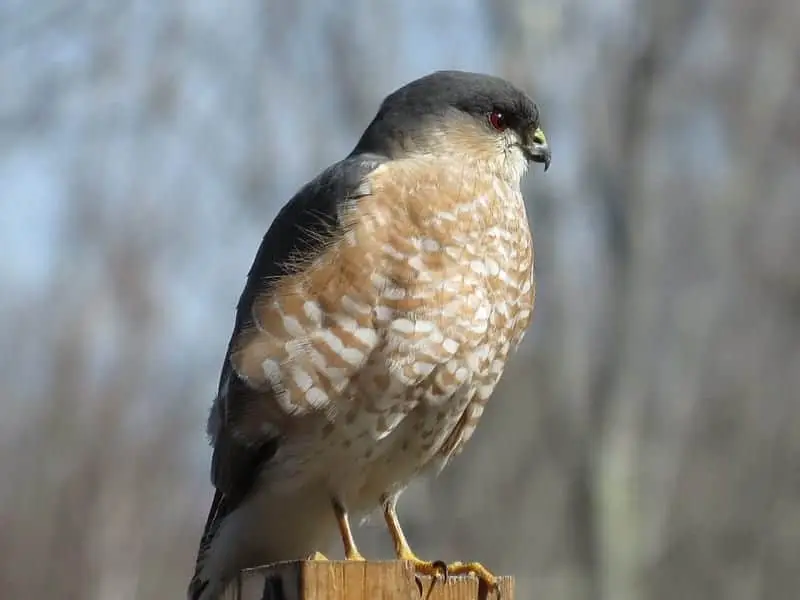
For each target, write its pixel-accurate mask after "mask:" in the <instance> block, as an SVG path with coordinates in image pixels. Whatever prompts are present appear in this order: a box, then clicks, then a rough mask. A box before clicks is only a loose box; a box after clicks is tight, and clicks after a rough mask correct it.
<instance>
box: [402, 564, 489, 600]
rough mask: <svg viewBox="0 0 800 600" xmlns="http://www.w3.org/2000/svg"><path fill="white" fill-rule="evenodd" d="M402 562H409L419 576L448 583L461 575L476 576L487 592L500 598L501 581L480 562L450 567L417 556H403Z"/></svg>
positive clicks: (451, 565)
mask: <svg viewBox="0 0 800 600" xmlns="http://www.w3.org/2000/svg"><path fill="white" fill-rule="evenodd" d="M400 560H408V561H410V562H411V563H412V564H413V566H414V571H415V572H416V573H417V574H418V575H424V576H428V577H435V578H436V579H439V578H440V577H441V578H442V579H443V580H444V581H445V582H446V581H447V579H448V578H449V577H455V576H459V575H474V576H475V577H477V578H478V580H479V581H480V583H481V584H483V585H484V586H486V590H487V592H495V594H496V595H497V597H498V598H500V586H499V581H498V579H497V577H496V576H495V575H493V574H492V573H491V572H490V571H489V569H487V568H486V567H484V566H483V565H482V564H481V563H478V562H469V563H463V562H454V563H450V564H449V565H448V564H447V563H445V562H444V561H441V560H436V561H427V560H421V559H419V558H417V557H416V556H413V555H411V556H409V555H406V556H401V557H400Z"/></svg>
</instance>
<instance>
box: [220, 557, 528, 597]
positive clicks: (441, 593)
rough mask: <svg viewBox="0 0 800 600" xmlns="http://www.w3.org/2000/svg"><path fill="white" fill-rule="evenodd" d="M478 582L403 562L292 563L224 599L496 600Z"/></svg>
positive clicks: (504, 585)
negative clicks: (428, 573)
mask: <svg viewBox="0 0 800 600" xmlns="http://www.w3.org/2000/svg"><path fill="white" fill-rule="evenodd" d="M496 597H497V595H496V594H495V593H493V592H489V591H488V590H486V589H483V586H481V585H479V582H478V580H477V579H475V578H474V577H451V578H450V579H448V581H447V582H443V581H441V580H438V581H434V580H433V579H432V578H430V577H415V575H414V571H413V569H412V567H411V564H410V563H407V562H404V561H385V562H378V561H375V562H373V561H368V562H354V561H292V562H285V563H277V564H274V565H269V566H264V567H258V568H255V569H247V570H245V571H243V572H242V573H241V575H240V576H239V578H238V579H237V580H236V581H234V582H233V583H232V584H231V585H230V586H229V588H228V589H227V590H226V591H225V594H224V595H223V600H420V599H422V600H494V599H495V598H496ZM500 598H501V600H514V580H513V578H511V577H502V578H501V579H500Z"/></svg>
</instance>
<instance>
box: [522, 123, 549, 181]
mask: <svg viewBox="0 0 800 600" xmlns="http://www.w3.org/2000/svg"><path fill="white" fill-rule="evenodd" d="M523 152H524V153H525V156H526V157H527V159H528V160H529V161H531V162H537V163H542V164H544V170H545V171H547V169H549V168H550V146H548V145H547V138H546V137H545V135H544V131H542V130H541V128H537V129H536V131H534V132H533V136H531V141H530V143H528V144H526V145H525V147H524V148H523Z"/></svg>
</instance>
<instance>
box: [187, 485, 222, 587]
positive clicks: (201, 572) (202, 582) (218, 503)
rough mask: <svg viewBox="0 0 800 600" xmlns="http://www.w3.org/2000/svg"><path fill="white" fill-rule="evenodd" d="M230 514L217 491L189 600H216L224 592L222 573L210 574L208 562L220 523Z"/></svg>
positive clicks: (204, 533)
mask: <svg viewBox="0 0 800 600" xmlns="http://www.w3.org/2000/svg"><path fill="white" fill-rule="evenodd" d="M227 513H228V508H227V503H226V502H225V496H224V495H223V494H222V492H220V491H219V490H217V491H216V492H215V494H214V500H213V501H212V502H211V509H210V510H209V511H208V518H207V519H206V525H205V527H204V528H203V536H202V537H201V538H200V547H199V548H198V550H197V560H196V561H195V569H194V575H192V579H191V581H190V582H189V589H188V590H187V594H186V597H187V599H188V600H215V598H216V596H217V595H218V594H219V593H220V592H221V591H222V590H221V589H220V588H221V586H222V585H224V583H225V582H224V581H222V574H221V573H209V572H208V569H207V568H205V567H207V564H206V561H207V558H208V553H209V550H210V549H211V544H212V541H213V540H214V537H215V536H216V534H217V530H218V529H219V526H220V523H222V520H223V519H224V518H225V516H226V515H227ZM212 576H216V577H218V578H219V579H220V580H219V581H212Z"/></svg>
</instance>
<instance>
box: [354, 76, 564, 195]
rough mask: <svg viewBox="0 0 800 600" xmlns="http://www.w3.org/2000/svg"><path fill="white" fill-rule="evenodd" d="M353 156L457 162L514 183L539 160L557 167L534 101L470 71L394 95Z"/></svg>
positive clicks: (411, 85) (497, 80) (430, 79)
mask: <svg viewBox="0 0 800 600" xmlns="http://www.w3.org/2000/svg"><path fill="white" fill-rule="evenodd" d="M353 152H354V153H364V152H372V153H377V154H382V155H385V156H388V157H390V158H403V157H408V156H415V155H420V156H430V157H433V158H444V159H455V160H459V161H464V162H465V163H466V164H467V165H469V166H470V167H474V168H478V169H480V168H485V169H488V170H491V171H492V172H493V173H494V174H496V175H498V176H500V177H503V178H505V179H507V180H509V181H513V182H519V180H520V178H521V177H522V175H523V174H524V173H525V171H526V169H527V166H528V164H529V163H531V162H537V163H543V164H544V168H545V170H547V168H548V167H549V166H550V148H549V146H548V145H547V138H546V137H545V135H544V132H543V131H542V129H541V127H540V123H539V108H538V107H537V106H536V104H535V103H534V102H533V100H531V99H530V98H529V97H528V96H527V95H526V94H525V93H524V92H522V91H521V90H519V89H517V88H516V87H514V86H513V85H512V84H511V83H509V82H507V81H505V80H504V79H500V78H499V77H492V76H489V75H482V74H478V73H467V72H462V71H437V72H435V73H432V74H430V75H427V76H426V77H422V78H421V79H417V80H415V81H412V82H411V83H409V84H407V85H405V86H403V87H402V88H400V89H398V90H397V91H395V92H393V93H392V94H390V95H389V96H387V97H386V99H385V100H384V101H383V103H382V104H381V107H380V109H379V110H378V114H377V115H376V116H375V118H374V119H373V121H372V123H370V125H369V127H367V129H366V131H365V132H364V134H363V135H362V137H361V139H360V140H359V142H358V145H357V146H356V148H355V150H354V151H353Z"/></svg>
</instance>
